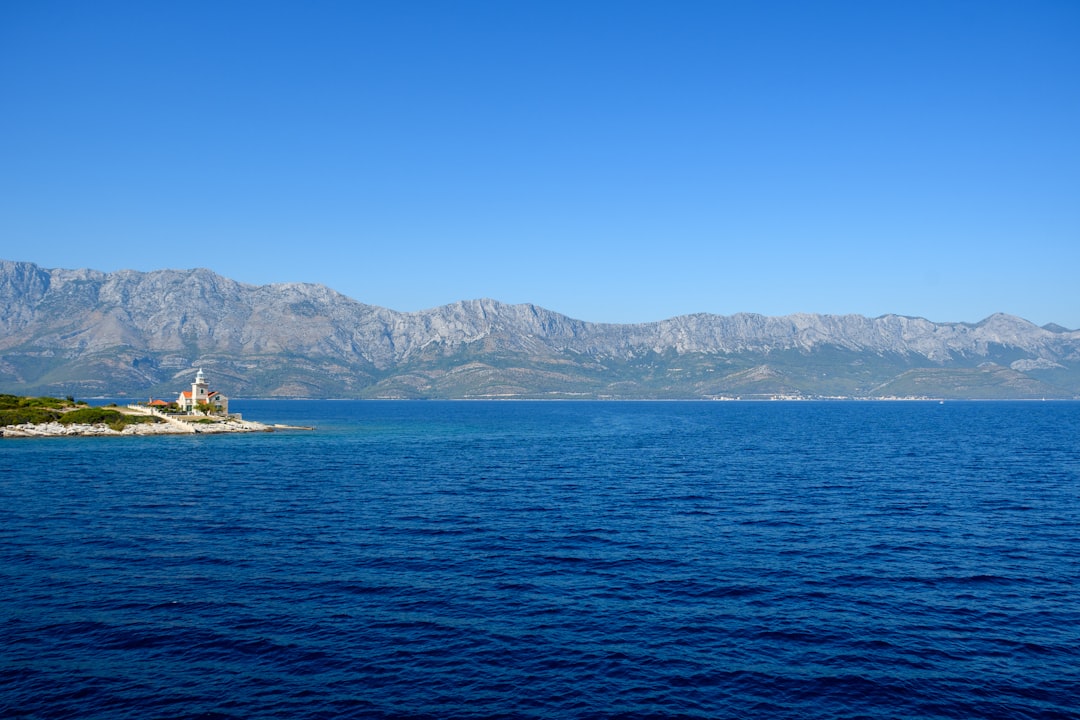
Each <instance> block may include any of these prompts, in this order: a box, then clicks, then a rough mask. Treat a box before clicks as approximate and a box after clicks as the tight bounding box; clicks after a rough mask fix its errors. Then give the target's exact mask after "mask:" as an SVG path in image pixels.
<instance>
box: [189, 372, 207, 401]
mask: <svg viewBox="0 0 1080 720" xmlns="http://www.w3.org/2000/svg"><path fill="white" fill-rule="evenodd" d="M209 398H210V386H209V385H207V384H206V377H205V376H204V375H203V371H202V368H199V372H198V373H196V374H195V382H193V383H191V404H192V406H195V405H198V404H199V403H204V402H209Z"/></svg>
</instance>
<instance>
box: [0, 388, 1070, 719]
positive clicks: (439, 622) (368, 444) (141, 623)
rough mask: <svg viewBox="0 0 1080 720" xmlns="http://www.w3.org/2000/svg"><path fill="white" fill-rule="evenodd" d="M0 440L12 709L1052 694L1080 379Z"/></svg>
mask: <svg viewBox="0 0 1080 720" xmlns="http://www.w3.org/2000/svg"><path fill="white" fill-rule="evenodd" d="M234 404H235V407H234V409H235V410H239V411H242V412H243V413H244V414H245V416H246V417H249V418H252V419H260V420H266V421H269V422H284V423H294V424H303V425H315V426H317V430H315V431H314V432H278V433H272V434H256V435H223V436H196V437H146V438H138V437H131V438H128V437H125V438H50V439H31V440H12V439H6V440H3V441H0V582H2V586H3V588H4V593H5V602H4V603H3V604H2V606H0V648H2V652H0V715H2V716H4V717H15V718H61V717H71V718H147V717H158V718H251V717H280V718H339V717H375V718H378V717H432V718H436V717H438V718H447V717H459V718H466V717H477V718H479V717H529V716H532V717H574V718H576V717H701V718H717V717H732V718H734V717H747V716H759V717H773V718H776V717H779V718H822V717H833V718H895V717H921V718H946V717H948V718H961V717H962V718H969V717H998V718H1066V717H1070V718H1072V717H1077V708H1078V707H1080V700H1078V698H1080V673H1078V672H1077V670H1076V668H1077V667H1080V600H1078V595H1077V590H1076V588H1077V587H1078V581H1080V440H1078V438H1080V403H946V404H944V405H939V404H935V403H704V402H700V403H599V402H596V403H594V402H580V403H579V402H550V403H549V402H531V403H530V402H520V403H519V402H347V401H340V402H339V401H311V402H307V401H247V402H243V401H235V403H234Z"/></svg>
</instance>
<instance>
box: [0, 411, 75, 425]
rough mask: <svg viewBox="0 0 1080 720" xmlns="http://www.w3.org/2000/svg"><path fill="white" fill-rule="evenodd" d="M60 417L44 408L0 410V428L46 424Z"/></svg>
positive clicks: (58, 414) (57, 413)
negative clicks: (24, 424)
mask: <svg viewBox="0 0 1080 720" xmlns="http://www.w3.org/2000/svg"><path fill="white" fill-rule="evenodd" d="M58 417H60V413H59V412H56V411H53V410H46V409H44V408H34V407H22V408H12V409H4V410H0V426H4V425H22V424H23V423H34V424H38V423H47V422H52V421H53V420H56V419H57V418H58Z"/></svg>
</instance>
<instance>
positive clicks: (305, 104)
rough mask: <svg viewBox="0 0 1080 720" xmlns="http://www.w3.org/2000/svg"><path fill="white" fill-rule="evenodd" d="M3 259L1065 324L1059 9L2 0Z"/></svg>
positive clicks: (561, 297) (1070, 171)
mask: <svg viewBox="0 0 1080 720" xmlns="http://www.w3.org/2000/svg"><path fill="white" fill-rule="evenodd" d="M0 259H6V260H18V261H29V262H34V263H37V264H38V265H41V266H43V267H48V268H83V267H89V268H94V269H97V270H103V271H113V270H119V269H133V270H140V271H150V270H157V269H164V268H176V269H184V268H194V267H206V268H210V269H211V270H213V271H215V272H218V273H220V274H222V275H225V276H227V277H230V278H233V279H236V280H239V281H241V282H245V283H251V284H255V285H262V284H267V283H275V282H313V283H322V284H325V285H327V286H329V287H331V288H333V289H335V290H337V291H339V292H341V293H343V294H345V295H347V296H349V297H352V298H354V299H356V300H358V301H360V302H363V303H368V304H371V305H378V306H383V307H388V308H392V309H395V310H402V311H416V310H422V309H426V308H431V307H435V306H438V305H443V304H446V303H451V302H456V301H458V300H466V299H475V298H493V299H495V300H499V301H502V302H507V303H526V302H527V303H534V304H536V305H540V306H542V307H545V308H548V309H550V310H554V311H557V312H560V313H564V314H566V315H569V316H571V317H574V318H578V319H583V320H591V321H596V322H619V323H624V322H648V321H654V320H660V319H664V318H669V317H673V316H677V315H683V314H689V313H698V312H706V313H716V314H722V315H728V314H733V313H737V312H755V313H762V314H765V315H786V314H790V313H797V312H816V313H834V314H846V313H855V314H860V315H866V316H870V317H875V316H878V315H883V314H887V313H895V314H901V315H911V316H919V317H925V318H928V319H931V320H934V321H938V322H949V321H962V322H977V321H979V320H981V319H983V318H985V317H987V316H989V315H991V314H993V313H996V312H1005V313H1010V314H1013V315H1018V316H1020V317H1024V318H1026V319H1028V320H1031V321H1032V322H1035V323H1037V324H1039V325H1042V324H1045V323H1051V322H1053V323H1057V324H1060V325H1063V326H1066V327H1069V328H1080V3H1078V2H1076V1H1075V0H1061V1H1057V2H1054V1H1050V0H1025V1H1024V2H1020V1H1016V2H1003V1H997V0H979V1H977V2H953V1H951V0H935V1H923V0H902V1H901V0H872V1H867V0H854V1H851V2H831V1H830V0H820V1H817V0H815V1H814V2H803V1H799V2H780V1H774V0H762V1H760V2H725V1H723V0H710V1H705V2H697V1H691V0H686V1H681V2H680V1H672V2H659V1H654V2H636V1H635V0H620V1H618V2H603V1H600V0H595V1H592V2H589V1H588V0H575V1H567V0H536V1H533V0H515V1H510V2H507V1H505V0H498V1H492V2H471V1H469V0H460V1H459V0H438V1H436V0H432V1H430V2H425V1H423V0H415V1H410V0H401V1H400V2H398V1H395V2H360V1H344V0H343V1H341V2H330V1H326V0H310V1H305V2H275V1H274V0H261V1H260V2H245V1H243V0H228V1H226V2H200V1H198V0H196V1H185V2H182V3H180V2H156V3H146V2H110V1H109V0H95V2H81V1H79V2H57V1H55V0H0Z"/></svg>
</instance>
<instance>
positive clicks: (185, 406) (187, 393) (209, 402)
mask: <svg viewBox="0 0 1080 720" xmlns="http://www.w3.org/2000/svg"><path fill="white" fill-rule="evenodd" d="M176 404H177V405H179V406H180V410H181V411H183V412H189V413H191V412H198V411H199V409H200V408H199V406H200V405H205V406H208V407H209V408H210V412H211V413H213V414H215V415H228V414H229V398H227V397H225V396H224V395H222V394H221V393H219V392H218V391H217V390H211V389H210V386H209V385H208V384H207V382H206V376H205V375H203V371H202V368H199V372H198V373H197V374H196V375H195V382H193V383H191V389H190V390H184V391H183V392H181V393H180V395H179V397H177V398H176Z"/></svg>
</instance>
